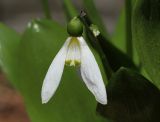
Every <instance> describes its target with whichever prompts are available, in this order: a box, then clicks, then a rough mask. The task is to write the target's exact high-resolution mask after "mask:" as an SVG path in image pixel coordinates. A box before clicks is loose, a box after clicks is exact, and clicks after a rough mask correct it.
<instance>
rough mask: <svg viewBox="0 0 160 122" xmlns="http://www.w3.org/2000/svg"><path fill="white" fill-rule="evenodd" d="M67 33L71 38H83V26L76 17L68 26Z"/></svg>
mask: <svg viewBox="0 0 160 122" xmlns="http://www.w3.org/2000/svg"><path fill="white" fill-rule="evenodd" d="M67 32H68V34H69V35H70V36H73V37H78V36H82V33H83V25H82V23H81V21H80V20H79V19H78V18H77V17H74V18H73V19H72V20H71V21H70V22H69V23H68V25H67Z"/></svg>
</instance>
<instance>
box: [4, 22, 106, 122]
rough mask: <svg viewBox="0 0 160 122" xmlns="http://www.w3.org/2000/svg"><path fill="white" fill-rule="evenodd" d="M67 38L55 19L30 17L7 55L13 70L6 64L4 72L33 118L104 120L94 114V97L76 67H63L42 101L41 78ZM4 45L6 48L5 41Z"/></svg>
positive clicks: (43, 120) (63, 121) (46, 120)
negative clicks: (12, 53) (56, 83)
mask: <svg viewBox="0 0 160 122" xmlns="http://www.w3.org/2000/svg"><path fill="white" fill-rule="evenodd" d="M66 38H67V34H66V30H65V29H64V28H63V27H61V26H60V25H58V24H57V23H55V22H52V21H48V20H33V21H32V22H31V23H30V24H29V25H28V28H27V29H26V31H25V32H24V34H23V36H22V39H21V42H20V44H19V45H18V48H17V50H18V54H17V55H15V57H16V58H12V57H10V58H11V61H14V64H13V65H14V70H11V67H10V66H5V67H7V70H11V71H10V72H9V73H7V75H10V74H12V77H11V80H12V82H13V83H14V84H15V85H16V86H17V88H18V89H19V91H20V92H21V94H22V96H23V97H24V100H25V104H26V108H27V111H28V113H29V116H30V119H31V121H32V122H103V121H104V120H103V119H102V118H101V117H100V116H97V115H96V111H95V110H96V101H95V98H94V97H93V95H92V94H91V93H90V92H89V91H88V89H87V88H86V86H85V85H84V83H83V81H82V80H81V78H80V77H79V76H78V73H77V72H76V70H77V69H76V68H72V67H65V70H64V74H63V76H62V80H61V83H60V86H59V88H58V90H57V92H56V94H55V96H54V97H53V98H52V100H51V101H50V102H49V103H48V104H44V105H42V103H41V95H40V93H41V87H42V82H43V79H44V77H45V74H46V72H47V70H48V67H49V65H50V63H51V61H52V60H53V58H54V56H55V55H56V53H57V52H58V51H59V49H60V48H61V46H62V44H63V43H64V41H65V39H66ZM10 40H11V39H10ZM8 44H9V43H8ZM11 46H14V45H11ZM16 46H17V45H16ZM3 48H6V51H9V49H8V46H7V45H4V47H3ZM15 50H16V49H14V50H13V51H15ZM2 59H3V57H2ZM6 65H7V64H6ZM57 65H58V64H57Z"/></svg>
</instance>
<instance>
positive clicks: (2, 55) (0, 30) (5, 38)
mask: <svg viewBox="0 0 160 122" xmlns="http://www.w3.org/2000/svg"><path fill="white" fill-rule="evenodd" d="M19 42H20V35H19V34H18V33H17V32H15V31H14V30H12V29H10V28H9V27H7V26H5V25H4V24H2V23H0V66H1V67H2V70H3V71H4V72H5V73H7V74H8V77H9V78H10V77H14V76H13V75H14V74H12V73H13V72H14V70H15V69H16V68H17V67H16V66H15V65H14V64H15V63H16V54H17V47H18V45H19Z"/></svg>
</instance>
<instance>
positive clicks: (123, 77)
mask: <svg viewBox="0 0 160 122" xmlns="http://www.w3.org/2000/svg"><path fill="white" fill-rule="evenodd" d="M107 93H108V101H109V102H108V105H106V106H102V105H100V104H99V105H98V107H97V111H98V112H99V113H101V115H103V116H104V117H106V118H109V119H112V120H114V121H115V122H159V121H160V118H159V113H160V91H159V89H158V88H157V87H156V86H154V85H153V84H152V83H150V81H148V80H147V79H146V78H144V77H143V76H141V75H140V74H138V73H136V72H134V71H132V70H130V69H127V68H123V67H122V68H120V69H119V70H118V71H117V72H116V73H115V74H114V75H113V76H112V78H111V79H110V82H109V84H108V85H107Z"/></svg>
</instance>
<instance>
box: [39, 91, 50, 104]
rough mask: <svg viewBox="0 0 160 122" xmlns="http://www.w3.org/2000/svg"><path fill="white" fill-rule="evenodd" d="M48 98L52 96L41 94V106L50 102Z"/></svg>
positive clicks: (46, 93)
mask: <svg viewBox="0 0 160 122" xmlns="http://www.w3.org/2000/svg"><path fill="white" fill-rule="evenodd" d="M50 96H52V95H50V94H49V93H48V92H46V91H45V92H43V91H42V94H41V98H42V104H46V103H47V102H48V101H49V100H50V98H51V97H50Z"/></svg>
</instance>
